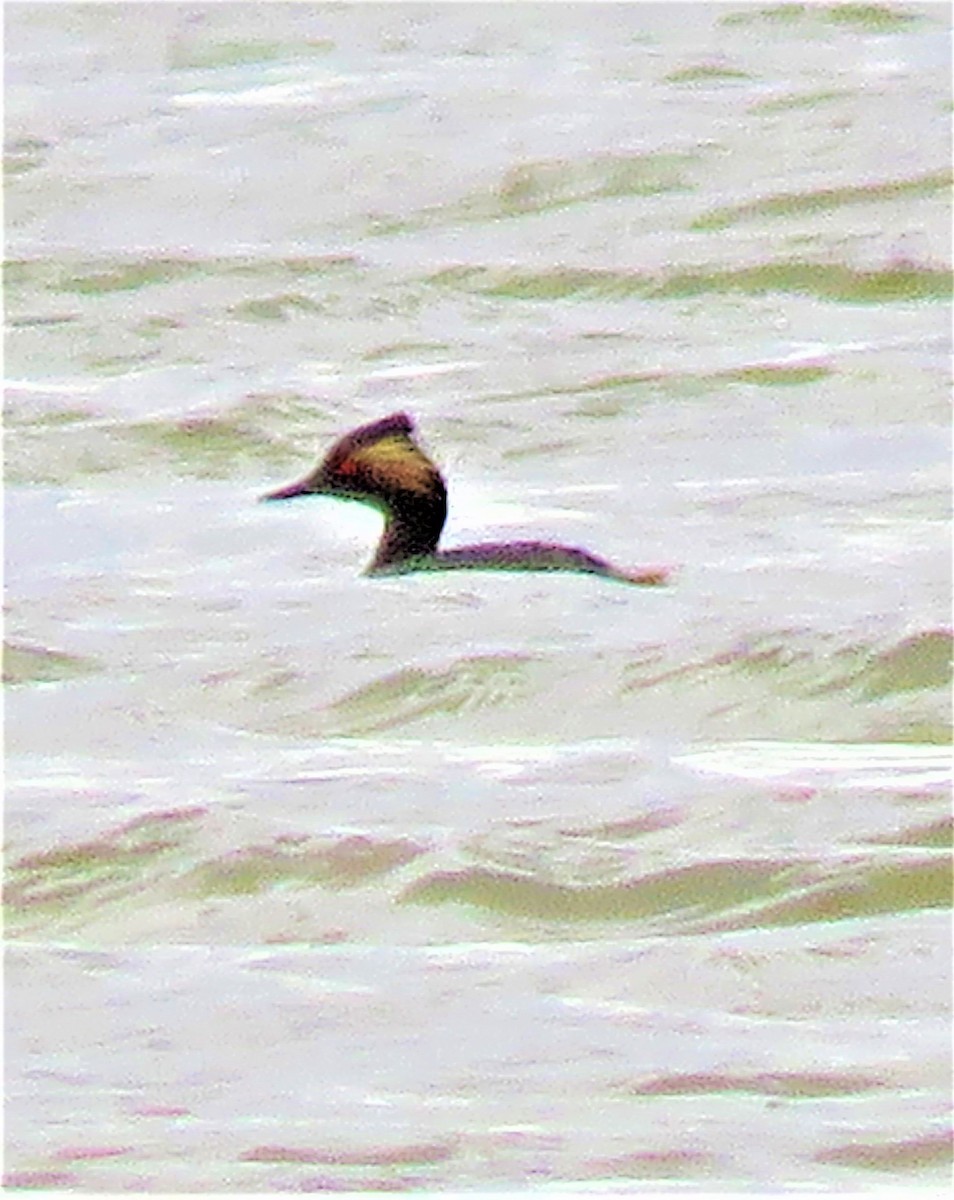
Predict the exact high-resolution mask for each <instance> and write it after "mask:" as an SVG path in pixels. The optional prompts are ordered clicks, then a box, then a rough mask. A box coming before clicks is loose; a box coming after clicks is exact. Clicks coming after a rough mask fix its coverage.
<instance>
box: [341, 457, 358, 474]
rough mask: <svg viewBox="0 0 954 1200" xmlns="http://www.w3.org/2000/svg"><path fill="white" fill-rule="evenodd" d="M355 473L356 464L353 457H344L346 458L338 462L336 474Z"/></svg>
mask: <svg viewBox="0 0 954 1200" xmlns="http://www.w3.org/2000/svg"><path fill="white" fill-rule="evenodd" d="M357 473H358V464H357V463H356V462H355V461H354V459H353V458H346V459H344V461H343V462H341V463H339V464H338V474H339V475H357Z"/></svg>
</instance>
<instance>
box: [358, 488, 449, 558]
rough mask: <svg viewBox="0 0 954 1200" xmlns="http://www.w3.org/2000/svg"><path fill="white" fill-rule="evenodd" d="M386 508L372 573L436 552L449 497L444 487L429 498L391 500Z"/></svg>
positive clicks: (406, 497)
mask: <svg viewBox="0 0 954 1200" xmlns="http://www.w3.org/2000/svg"><path fill="white" fill-rule="evenodd" d="M383 507H384V513H385V522H384V534H383V536H382V538H381V541H380V542H379V544H378V548H377V552H376V553H375V556H374V561H373V562H372V564H371V570H372V571H381V570H385V569H387V568H389V567H397V566H400V565H401V564H403V563H407V562H410V561H412V560H414V559H418V558H427V557H428V556H429V555H432V554H433V553H434V552H435V551H436V549H437V543H438V541H439V540H440V536H441V531H442V530H443V528H444V522H445V520H446V519H447V496H446V494H445V493H444V490H443V488H441V489H440V491H439V492H433V493H431V495H429V496H416V495H415V496H399V497H396V498H394V497H392V498H390V499H389V501H388V503H387V505H385V506H383Z"/></svg>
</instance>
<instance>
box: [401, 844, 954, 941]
mask: <svg viewBox="0 0 954 1200" xmlns="http://www.w3.org/2000/svg"><path fill="white" fill-rule="evenodd" d="M952 886H954V874H952V866H951V860H950V854H949V852H947V851H946V850H945V851H943V852H942V851H937V852H932V851H923V852H921V853H920V854H915V853H913V852H911V851H909V850H906V849H905V850H900V851H898V852H895V853H891V852H889V851H882V850H881V849H880V848H879V850H877V851H875V852H874V853H869V854H868V855H866V856H864V857H862V856H861V855H858V856H856V857H855V858H854V859H853V860H852V861H851V862H842V863H838V864H836V865H834V866H831V865H828V864H825V863H820V862H818V861H815V860H802V861H793V860H792V859H791V858H786V859H778V860H775V859H731V860H726V861H716V862H712V861H709V862H700V863H697V864H694V865H692V866H682V865H680V866H678V867H673V868H670V869H669V870H665V871H661V872H658V873H654V874H651V875H646V876H643V877H641V878H637V879H632V880H622V881H619V882H614V883H610V884H601V883H596V882H594V883H591V884H580V883H578V882H559V881H553V880H540V879H538V878H534V877H532V876H530V875H529V874H523V873H517V872H504V871H500V870H498V869H492V868H487V867H484V866H482V865H474V866H470V867H463V868H460V869H458V870H449V871H436V872H432V873H431V874H429V875H427V876H426V877H424V878H423V879H421V880H419V881H418V882H417V883H415V884H412V885H411V886H410V887H409V888H408V889H406V891H405V892H404V894H403V896H402V899H403V901H404V902H412V903H418V904H430V905H438V904H464V905H468V906H471V907H476V908H480V909H484V910H487V911H489V912H493V913H497V914H500V915H506V916H510V917H520V918H526V919H530V920H533V921H535V922H537V921H542V922H546V923H550V922H559V923H565V922H574V923H575V922H581V921H586V922H591V921H593V922H611V921H612V922H617V921H644V922H647V923H648V924H649V925H650V926H651V927H652V928H671V927H672V926H674V925H677V926H678V927H679V929H680V931H681V932H684V933H701V932H709V933H711V932H723V931H728V930H737V929H753V928H761V929H764V928H770V927H776V926H787V925H801V924H806V923H813V922H827V921H843V920H847V919H849V918H852V917H866V916H874V915H877V914H880V913H893V914H897V913H902V912H911V911H918V910H921V909H932V908H944V909H946V908H948V907H949V906H950V900H951V891H952Z"/></svg>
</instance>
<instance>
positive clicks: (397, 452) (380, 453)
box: [349, 433, 440, 495]
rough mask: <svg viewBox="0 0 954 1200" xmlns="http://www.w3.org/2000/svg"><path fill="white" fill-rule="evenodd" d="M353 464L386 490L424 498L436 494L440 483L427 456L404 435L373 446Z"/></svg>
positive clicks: (355, 457) (359, 453)
mask: <svg viewBox="0 0 954 1200" xmlns="http://www.w3.org/2000/svg"><path fill="white" fill-rule="evenodd" d="M349 461H350V462H352V463H354V464H355V466H356V467H357V468H358V469H360V470H361V471H364V472H367V473H368V474H369V475H370V476H371V477H372V478H374V479H376V480H377V481H379V482H380V483H381V484H382V486H384V487H386V488H392V489H393V488H399V489H401V490H402V491H408V492H417V493H418V494H420V495H426V494H427V493H428V492H431V491H433V490H434V483H435V481H436V480H438V479H440V475H439V473H438V470H437V468H436V467H435V466H434V464H433V463H432V462H431V460H430V459H429V458H428V457H427V455H426V454H425V453H424V452H423V451H422V450H421V449H420V448H419V447H418V446H415V444H414V443H413V442H412V441H411V440H410V438H408V437H406V436H405V435H404V434H401V433H398V434H393V435H389V436H388V437H383V438H380V439H379V440H378V441H376V442H372V443H371V445H369V446H365V447H364V448H363V449H361V450H358V451H356V452H355V453H354V454H352V455H351V456H350V460H349Z"/></svg>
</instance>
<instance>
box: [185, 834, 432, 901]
mask: <svg viewBox="0 0 954 1200" xmlns="http://www.w3.org/2000/svg"><path fill="white" fill-rule="evenodd" d="M424 852H425V850H424V848H423V847H421V846H418V845H416V844H415V843H414V842H411V841H407V840H404V839H395V840H393V841H388V840H378V839H373V838H370V837H365V836H355V837H347V838H342V839H340V840H338V841H333V842H328V843H324V844H322V843H321V842H318V841H317V839H313V838H307V837H304V836H302V837H287V838H277V839H275V840H273V841H272V842H271V843H269V844H268V845H265V846H249V847H246V848H243V849H242V850H236V851H234V852H232V853H230V854H226V855H223V856H222V857H220V858H217V859H214V860H212V861H209V862H204V863H202V865H201V866H199V867H196V868H195V869H194V870H193V871H191V872H190V873H189V875H188V876H187V878H186V880H185V884H186V887H187V888H188V890H190V891H193V892H195V893H196V894H197V895H200V896H247V895H255V894H258V893H260V892H265V891H268V890H270V889H272V888H278V887H324V888H332V889H346V888H355V887H362V886H364V885H367V884H370V883H372V882H373V881H374V880H377V879H382V878H384V877H385V876H387V875H390V874H391V873H392V872H394V871H396V870H398V868H400V867H403V866H405V865H406V864H407V863H409V862H412V861H413V860H414V859H415V858H417V857H418V856H419V855H421V854H423V853H424Z"/></svg>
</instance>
